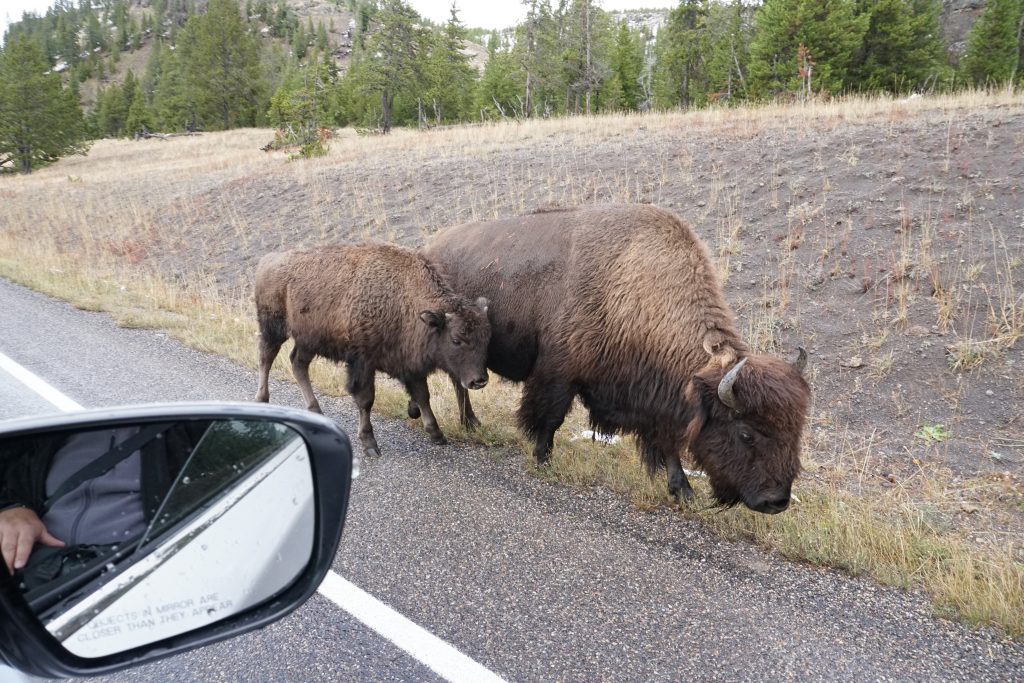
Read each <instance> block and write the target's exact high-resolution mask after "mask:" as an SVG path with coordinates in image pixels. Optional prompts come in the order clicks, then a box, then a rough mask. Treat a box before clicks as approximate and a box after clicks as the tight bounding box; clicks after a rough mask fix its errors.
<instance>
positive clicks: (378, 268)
mask: <svg viewBox="0 0 1024 683" xmlns="http://www.w3.org/2000/svg"><path fill="white" fill-rule="evenodd" d="M255 289H256V291H255V298H256V316H257V320H258V322H259V328H260V342H259V355H260V378H259V389H258V390H257V392H256V400H257V401H263V402H266V401H269V400H270V389H269V387H268V384H267V381H268V377H269V374H270V366H271V365H272V364H273V362H274V359H275V358H276V357H277V353H278V351H279V350H280V349H281V344H283V343H284V341H285V340H286V339H288V337H289V336H290V337H292V339H293V340H294V342H295V347H294V348H293V349H292V352H291V363H292V373H293V374H294V375H295V379H296V380H297V381H298V383H299V388H300V389H301V390H302V396H303V398H304V399H305V401H306V406H307V407H308V408H309V409H310V410H312V411H315V412H318V413H319V412H323V411H322V410H321V409H320V403H319V402H318V401H317V399H316V396H315V395H314V394H313V387H312V385H311V384H310V382H309V364H310V362H311V361H312V360H313V358H314V357H316V356H323V357H324V358H327V359H329V360H332V361H334V362H342V361H344V362H345V365H346V371H347V375H348V378H347V383H346V388H347V390H348V392H349V394H350V395H351V396H352V398H353V400H355V403H356V405H357V406H358V407H359V440H360V442H361V443H362V445H363V449H364V451H365V452H366V454H367V455H379V453H380V450H379V448H378V447H377V441H376V439H375V438H374V436H373V426H372V425H371V424H370V408H371V407H372V406H373V396H374V373H375V372H376V371H378V370H380V371H382V372H386V373H387V374H389V375H391V376H392V377H394V378H396V379H398V380H399V381H401V382H402V383H403V384H404V385H405V388H406V390H407V391H408V392H409V395H410V396H412V397H414V398H415V400H416V403H417V405H418V406H419V407H421V408H422V414H423V426H424V427H425V428H426V430H427V433H428V434H430V437H431V439H432V440H433V441H434V443H445V438H444V435H443V434H442V433H441V430H440V428H439V427H438V426H437V420H436V419H435V418H434V413H433V412H432V411H431V409H430V393H429V391H428V389H427V376H428V375H429V374H430V373H431V372H433V371H434V370H436V369H437V368H441V369H443V370H445V371H446V372H447V373H448V374H449V375H450V376H451V377H452V380H453V381H454V382H456V383H458V385H459V388H460V389H481V388H483V387H484V386H485V385H486V384H487V367H486V365H485V360H486V355H487V346H488V342H489V340H490V336H491V327H490V324H489V322H488V318H487V308H488V306H487V300H486V299H484V298H482V297H481V298H479V299H477V300H476V301H470V300H469V299H467V298H465V297H463V296H460V295H458V294H456V293H455V291H453V290H452V288H451V287H450V286H449V285H448V282H447V281H446V280H445V278H444V276H443V275H442V273H441V272H440V271H439V269H438V268H436V267H435V266H434V265H432V264H431V263H430V262H429V261H428V260H427V259H425V258H424V257H423V256H422V255H421V254H419V253H417V252H415V251H412V250H410V249H405V248H402V247H397V246H392V245H386V244H363V245H355V246H330V247H324V248H321V249H314V250H308V251H301V250H292V251H285V252H277V253H272V254H267V255H266V256H264V257H263V258H262V259H261V260H260V262H259V265H258V266H257V268H256V287H255ZM414 417H418V415H417V416H414Z"/></svg>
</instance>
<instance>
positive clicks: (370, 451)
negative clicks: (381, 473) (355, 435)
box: [363, 446, 380, 458]
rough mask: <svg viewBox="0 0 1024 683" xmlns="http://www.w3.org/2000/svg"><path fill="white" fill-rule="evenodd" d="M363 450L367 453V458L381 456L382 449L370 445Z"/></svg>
mask: <svg viewBox="0 0 1024 683" xmlns="http://www.w3.org/2000/svg"><path fill="white" fill-rule="evenodd" d="M363 451H364V452H365V453H366V457H367V458H379V457H380V449H378V448H377V447H376V446H370V447H369V448H364V449H363Z"/></svg>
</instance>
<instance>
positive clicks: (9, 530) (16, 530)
mask: <svg viewBox="0 0 1024 683" xmlns="http://www.w3.org/2000/svg"><path fill="white" fill-rule="evenodd" d="M36 543H42V544H43V545H48V546H51V547H53V548H60V547H62V546H63V545H64V541H61V540H60V539H57V538H54V537H53V536H51V535H50V532H49V531H47V530H46V527H45V526H44V525H43V522H42V520H40V519H39V516H38V515H37V514H36V513H35V512H33V511H32V510H29V509H28V508H11V509H9V510H4V511H3V512H0V552H2V553H3V556H4V563H5V564H6V565H7V570H8V571H10V572H11V573H13V572H14V570H15V569H21V568H23V567H24V566H25V563H26V562H28V556H29V555H30V554H31V553H32V546H34V545H35V544H36Z"/></svg>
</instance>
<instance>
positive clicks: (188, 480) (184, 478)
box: [181, 477, 191, 486]
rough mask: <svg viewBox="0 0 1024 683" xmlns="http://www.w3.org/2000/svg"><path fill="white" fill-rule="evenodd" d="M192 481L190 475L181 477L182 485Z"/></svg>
mask: <svg viewBox="0 0 1024 683" xmlns="http://www.w3.org/2000/svg"><path fill="white" fill-rule="evenodd" d="M190 481H191V480H190V479H189V478H188V477H182V478H181V485H182V486H185V485H186V484H188V483H189V482H190Z"/></svg>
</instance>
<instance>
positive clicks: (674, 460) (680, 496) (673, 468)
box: [665, 451, 693, 503]
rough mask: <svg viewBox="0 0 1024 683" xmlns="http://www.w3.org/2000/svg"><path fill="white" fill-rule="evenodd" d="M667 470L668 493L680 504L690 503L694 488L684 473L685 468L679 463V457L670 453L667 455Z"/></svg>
mask: <svg viewBox="0 0 1024 683" xmlns="http://www.w3.org/2000/svg"><path fill="white" fill-rule="evenodd" d="M665 470H666V471H667V472H668V493H669V495H670V496H672V497H673V498H675V499H676V500H677V501H679V502H681V503H682V502H685V501H689V500H691V499H692V498H693V487H691V486H690V480H689V479H687V478H686V472H683V466H682V464H681V463H680V462H679V456H678V455H676V454H675V453H674V452H671V451H668V452H666V454H665Z"/></svg>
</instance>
